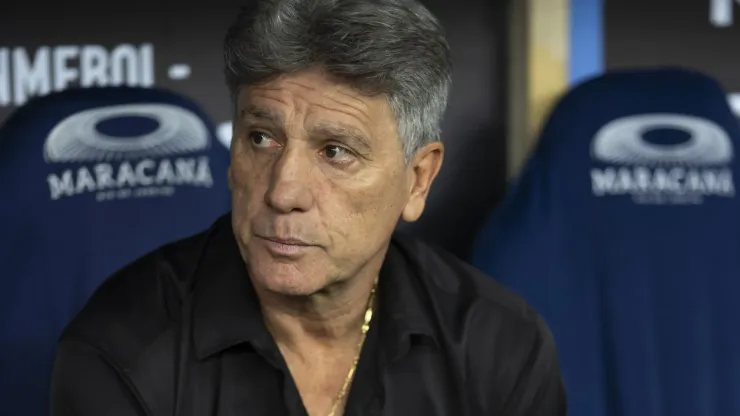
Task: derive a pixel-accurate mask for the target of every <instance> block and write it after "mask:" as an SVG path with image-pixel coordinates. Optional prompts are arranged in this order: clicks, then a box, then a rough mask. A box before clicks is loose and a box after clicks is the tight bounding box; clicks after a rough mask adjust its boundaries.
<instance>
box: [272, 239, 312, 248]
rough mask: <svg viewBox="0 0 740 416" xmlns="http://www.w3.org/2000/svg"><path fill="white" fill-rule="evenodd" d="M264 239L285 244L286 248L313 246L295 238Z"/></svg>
mask: <svg viewBox="0 0 740 416" xmlns="http://www.w3.org/2000/svg"><path fill="white" fill-rule="evenodd" d="M262 238H264V239H265V240H268V241H272V242H273V243H278V244H284V245H286V246H311V245H313V244H310V243H307V242H305V241H303V240H299V239H295V238H279V237H262Z"/></svg>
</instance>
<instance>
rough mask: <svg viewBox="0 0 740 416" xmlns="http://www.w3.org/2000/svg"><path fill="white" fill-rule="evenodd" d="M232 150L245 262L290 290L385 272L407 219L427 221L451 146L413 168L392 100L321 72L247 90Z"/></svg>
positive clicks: (432, 150)
mask: <svg viewBox="0 0 740 416" xmlns="http://www.w3.org/2000/svg"><path fill="white" fill-rule="evenodd" d="M231 146H232V147H231V167H230V169H229V182H230V186H231V189H232V198H233V226H234V232H235V234H236V236H237V241H238V244H239V246H240V250H241V252H242V256H243V257H244V260H245V262H246V263H247V266H248V268H249V272H250V276H251V277H252V279H253V280H254V281H255V283H256V284H259V285H260V286H261V287H263V288H265V289H267V290H269V291H273V292H277V293H282V294H286V295H310V294H313V293H316V292H319V291H321V290H322V289H324V288H326V287H327V286H329V285H331V284H332V283H335V282H339V281H343V280H345V279H346V278H349V277H352V276H355V275H357V274H358V273H365V272H367V273H374V272H377V270H378V269H379V268H380V265H381V264H382V260H383V257H384V256H385V251H386V248H387V245H388V241H389V238H390V235H391V234H392V232H393V230H394V228H395V226H396V224H397V222H398V220H399V217H403V218H405V219H406V220H408V221H414V220H416V219H417V218H418V217H419V216H420V215H421V212H422V211H423V209H424V201H425V199H426V196H427V193H428V190H429V186H430V185H431V182H432V180H433V179H434V177H435V176H436V174H437V172H438V170H439V167H440V165H441V162H442V151H443V148H442V145H441V144H440V143H434V144H431V145H429V146H427V147H425V148H424V149H422V150H421V151H419V152H418V153H417V154H416V156H415V157H414V159H413V160H412V161H411V163H409V164H406V163H405V160H404V155H403V149H402V145H401V141H400V139H399V137H398V133H397V131H396V120H395V118H394V117H393V114H392V113H391V109H390V107H389V105H388V103H387V102H386V99H385V97H381V96H379V97H367V96H364V95H361V94H359V93H358V92H356V91H354V90H353V89H351V88H350V87H348V86H346V85H344V84H341V83H337V82H335V81H332V80H331V79H330V78H329V77H327V76H325V75H324V74H323V73H322V72H320V71H317V70H311V71H304V72H300V73H296V74H291V75H286V76H283V77H280V78H278V79H275V80H272V81H270V82H267V83H264V84H261V85H257V86H251V87H247V88H243V90H242V91H241V93H240V95H239V97H238V102H237V115H236V120H235V122H234V137H233V140H232V145H231Z"/></svg>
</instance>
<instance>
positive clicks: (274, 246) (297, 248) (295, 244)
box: [257, 236, 314, 257]
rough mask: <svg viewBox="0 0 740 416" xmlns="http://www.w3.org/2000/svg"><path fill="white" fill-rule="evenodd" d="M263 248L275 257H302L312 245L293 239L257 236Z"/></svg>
mask: <svg viewBox="0 0 740 416" xmlns="http://www.w3.org/2000/svg"><path fill="white" fill-rule="evenodd" d="M257 237H258V238H259V239H260V240H262V242H263V244H264V246H265V248H266V249H267V251H269V252H270V253H271V254H272V255H274V256H277V257H296V256H300V255H303V254H304V253H305V252H306V251H307V250H308V249H310V248H311V247H313V246H314V245H313V244H310V243H307V242H305V241H303V240H298V239H293V238H276V237H263V236H257Z"/></svg>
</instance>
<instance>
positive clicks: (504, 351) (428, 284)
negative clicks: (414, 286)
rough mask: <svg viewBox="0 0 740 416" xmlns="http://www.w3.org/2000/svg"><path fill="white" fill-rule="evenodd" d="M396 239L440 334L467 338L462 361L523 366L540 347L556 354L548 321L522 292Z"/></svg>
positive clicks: (431, 250)
mask: <svg viewBox="0 0 740 416" xmlns="http://www.w3.org/2000/svg"><path fill="white" fill-rule="evenodd" d="M394 240H395V242H396V244H397V246H399V247H400V248H401V250H402V252H404V253H405V257H406V259H407V261H410V262H412V263H413V264H412V268H413V269H415V270H417V271H418V273H416V275H417V276H418V279H419V280H420V281H421V286H422V287H424V288H425V289H426V290H425V292H426V295H427V296H428V301H429V304H430V306H431V307H430V313H432V314H434V319H435V320H436V321H437V324H438V326H439V332H440V334H441V336H442V338H450V339H456V340H463V341H465V342H466V344H465V345H466V349H465V354H466V360H473V362H476V361H477V362H478V363H482V362H491V365H493V363H492V360H493V361H499V360H502V361H505V362H507V363H509V365H512V364H515V363H516V362H519V365H520V366H524V365H526V362H527V360H530V359H531V356H530V355H531V354H539V352H540V351H542V352H545V353H547V354H550V353H552V354H553V357H554V354H555V347H554V344H553V341H552V335H551V333H550V330H549V328H548V326H547V324H546V323H545V322H544V320H543V319H542V318H541V317H540V316H539V315H538V313H537V312H536V311H535V310H534V308H532V307H531V306H530V305H529V304H528V303H527V302H526V301H525V300H524V299H522V298H521V297H520V296H518V295H517V294H515V293H513V292H512V291H510V290H509V289H507V288H506V287H504V286H503V285H501V284H500V283H498V282H497V281H496V280H495V279H494V278H492V277H490V276H487V275H485V274H484V273H483V272H481V271H479V270H478V269H476V268H475V267H473V266H471V265H469V264H467V263H465V262H464V261H462V260H460V259H459V258H458V257H456V256H454V255H452V254H450V253H448V252H447V251H445V250H443V249H441V248H438V247H435V246H432V245H429V244H427V243H424V242H421V241H419V240H416V239H412V238H409V237H403V236H397V237H395V238H394ZM549 350H551V352H550V351H549Z"/></svg>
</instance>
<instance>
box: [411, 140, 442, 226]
mask: <svg viewBox="0 0 740 416" xmlns="http://www.w3.org/2000/svg"><path fill="white" fill-rule="evenodd" d="M443 159H444V145H443V144H442V142H433V143H429V144H428V145H426V146H424V147H422V148H421V149H419V150H418V151H417V152H416V154H415V155H414V156H413V158H412V159H411V161H410V162H409V166H408V172H407V175H408V179H409V183H410V188H409V199H408V202H407V203H406V206H405V207H404V209H403V213H402V214H401V218H403V219H404V220H405V221H408V222H413V221H416V220H418V219H419V217H421V213H422V212H424V207H425V205H426V200H427V196H428V195H429V189H430V188H431V187H432V182H434V178H436V177H437V174H438V173H439V169H440V168H441V167H442V160H443Z"/></svg>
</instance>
